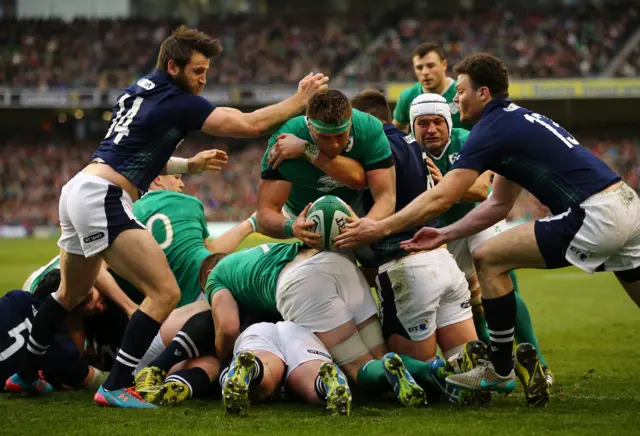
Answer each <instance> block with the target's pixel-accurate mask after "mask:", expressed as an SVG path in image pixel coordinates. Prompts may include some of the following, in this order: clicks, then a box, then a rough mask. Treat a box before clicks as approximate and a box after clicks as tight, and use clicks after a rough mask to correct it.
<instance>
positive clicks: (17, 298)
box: [0, 289, 40, 311]
mask: <svg viewBox="0 0 640 436" xmlns="http://www.w3.org/2000/svg"><path fill="white" fill-rule="evenodd" d="M0 302H2V306H3V307H4V306H11V307H10V309H11V310H12V311H13V310H15V311H17V310H20V308H24V307H31V306H32V305H36V306H39V305H40V300H38V299H37V298H36V297H34V296H33V295H31V294H30V293H29V292H27V291H24V290H22V289H14V290H12V291H9V292H7V293H6V294H4V295H3V296H2V298H1V299H0ZM5 309H6V308H5Z"/></svg>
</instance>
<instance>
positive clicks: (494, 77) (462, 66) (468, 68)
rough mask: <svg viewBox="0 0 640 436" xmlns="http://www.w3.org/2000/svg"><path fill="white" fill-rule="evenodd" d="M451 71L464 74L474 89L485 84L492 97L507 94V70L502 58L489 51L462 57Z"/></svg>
mask: <svg viewBox="0 0 640 436" xmlns="http://www.w3.org/2000/svg"><path fill="white" fill-rule="evenodd" d="M453 72H454V73H455V74H456V75H458V74H466V75H467V76H469V79H471V83H472V85H473V88H474V89H478V88H481V87H483V86H486V87H487V88H489V91H491V96H492V97H508V96H509V71H508V70H507V67H506V66H505V64H504V62H502V60H500V59H498V58H497V57H495V56H493V55H491V54H489V53H476V54H472V55H470V56H467V57H466V58H464V59H462V60H461V61H460V63H459V64H458V65H456V66H455V67H454V68H453Z"/></svg>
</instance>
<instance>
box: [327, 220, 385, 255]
mask: <svg viewBox="0 0 640 436" xmlns="http://www.w3.org/2000/svg"><path fill="white" fill-rule="evenodd" d="M382 236H384V232H383V229H382V227H381V226H380V222H379V221H373V220H372V219H369V218H358V219H355V220H353V222H350V223H349V224H347V225H346V227H345V228H344V229H342V230H340V234H339V235H338V236H336V248H355V247H359V246H361V245H365V244H370V243H372V242H375V241H377V240H378V239H380V238H381V237H382Z"/></svg>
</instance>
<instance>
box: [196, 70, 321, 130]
mask: <svg viewBox="0 0 640 436" xmlns="http://www.w3.org/2000/svg"><path fill="white" fill-rule="evenodd" d="M328 80H329V78H328V77H325V76H324V75H323V74H320V73H318V74H315V75H311V74H309V75H308V76H307V77H305V78H304V79H302V80H301V81H300V83H299V84H298V92H296V93H295V94H294V95H292V96H291V97H289V98H287V99H285V100H283V101H281V102H279V103H276V104H274V105H271V106H267V107H264V108H262V109H258V110H255V111H253V112H250V113H244V112H241V111H239V110H237V109H232V108H227V107H219V108H217V109H215V110H214V111H213V112H211V113H210V114H209V116H208V117H207V119H206V120H205V122H204V124H202V128H201V130H202V131H203V132H204V133H206V134H208V135H212V136H230V137H234V138H255V137H258V136H260V135H263V134H265V133H267V132H268V131H269V130H271V129H272V128H273V127H275V126H277V125H278V124H282V123H284V122H285V121H286V120H288V119H290V118H292V117H294V116H296V115H298V114H299V113H300V112H302V110H303V109H304V107H305V105H306V104H307V101H308V100H309V99H310V98H311V97H312V96H313V95H314V94H315V93H316V92H319V91H322V90H325V89H327V85H326V83H327V82H328Z"/></svg>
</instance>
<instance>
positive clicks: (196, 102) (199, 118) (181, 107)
mask: <svg viewBox="0 0 640 436" xmlns="http://www.w3.org/2000/svg"><path fill="white" fill-rule="evenodd" d="M176 106H177V107H176V108H175V114H177V115H178V116H180V117H181V121H182V125H183V127H184V129H185V130H188V131H191V130H200V129H201V128H202V125H203V124H204V122H205V120H206V119H207V117H208V116H209V115H211V112H213V110H214V109H215V108H216V106H215V105H214V104H213V103H211V102H210V101H209V100H207V99H205V98H203V97H200V96H199V95H192V94H184V95H182V96H180V98H179V99H178V101H177V102H176Z"/></svg>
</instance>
